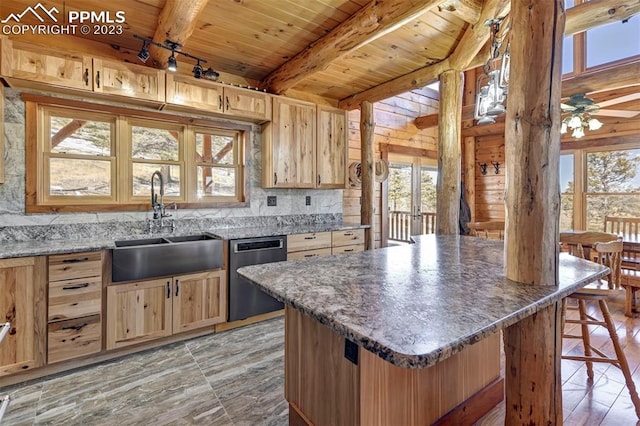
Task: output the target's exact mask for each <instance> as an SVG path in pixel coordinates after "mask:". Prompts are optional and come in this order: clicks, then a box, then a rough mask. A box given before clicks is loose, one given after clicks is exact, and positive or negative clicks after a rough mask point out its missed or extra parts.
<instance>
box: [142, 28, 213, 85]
mask: <svg viewBox="0 0 640 426" xmlns="http://www.w3.org/2000/svg"><path fill="white" fill-rule="evenodd" d="M133 37H134V38H137V39H138V40H142V42H143V44H142V49H140V52H139V53H138V59H140V61H142V62H146V61H147V59H149V49H148V48H147V46H149V45H151V44H152V45H154V46H158V47H161V48H163V49H167V50H170V51H171V56H169V58H167V71H172V72H176V71H177V70H178V58H177V57H176V55H182V56H186V57H187V58H191V59H193V60H195V61H196V65H194V67H193V70H192V72H193V76H194V77H195V78H202V77H204V78H206V79H207V80H217V79H218V77H220V74H219V73H218V72H217V71H215V70H214V69H213V68H211V67H209V68H207V70H206V71H205V70H204V67H203V66H202V65H201V63H203V64H206V63H207V61H206V60H204V59H202V58H198V57H197V56H193V55H190V54H188V53H185V52H181V51H180V49H181V48H182V45H181V44H180V43H178V42H175V41H171V40H165V42H164V43H156V42H155V41H153V40H151V39H149V38H146V37H142V36H139V35H136V34H134V35H133Z"/></svg>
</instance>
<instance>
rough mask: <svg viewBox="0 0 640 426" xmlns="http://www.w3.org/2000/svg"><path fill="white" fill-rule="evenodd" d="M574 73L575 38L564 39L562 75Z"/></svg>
mask: <svg viewBox="0 0 640 426" xmlns="http://www.w3.org/2000/svg"><path fill="white" fill-rule="evenodd" d="M572 72H573V36H572V35H571V36H568V37H565V38H564V41H563V42H562V74H569V73H572Z"/></svg>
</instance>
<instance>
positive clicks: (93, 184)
mask: <svg viewBox="0 0 640 426" xmlns="http://www.w3.org/2000/svg"><path fill="white" fill-rule="evenodd" d="M49 160H50V161H49V182H50V185H51V186H50V189H49V194H50V195H64V196H79V197H82V196H90V195H93V196H95V195H100V196H110V195H111V161H107V160H77V159H73V158H50V159H49Z"/></svg>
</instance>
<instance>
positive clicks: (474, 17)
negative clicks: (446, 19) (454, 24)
mask: <svg viewBox="0 0 640 426" xmlns="http://www.w3.org/2000/svg"><path fill="white" fill-rule="evenodd" d="M438 10H439V11H440V12H449V13H451V14H452V15H454V16H457V17H458V18H460V19H462V20H463V21H465V22H468V23H470V24H474V23H476V22H478V19H479V18H480V11H481V10H482V2H481V1H478V0H445V1H443V2H442V3H440V4H439V5H438Z"/></svg>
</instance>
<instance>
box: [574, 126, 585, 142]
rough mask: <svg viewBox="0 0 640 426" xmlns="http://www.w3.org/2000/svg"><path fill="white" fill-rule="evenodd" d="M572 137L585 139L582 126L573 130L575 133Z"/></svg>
mask: <svg viewBox="0 0 640 426" xmlns="http://www.w3.org/2000/svg"><path fill="white" fill-rule="evenodd" d="M571 136H573V137H574V138H576V139H580V138H581V137H583V136H584V129H583V128H582V126H580V127H578V128H575V129H573V133H571Z"/></svg>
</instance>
